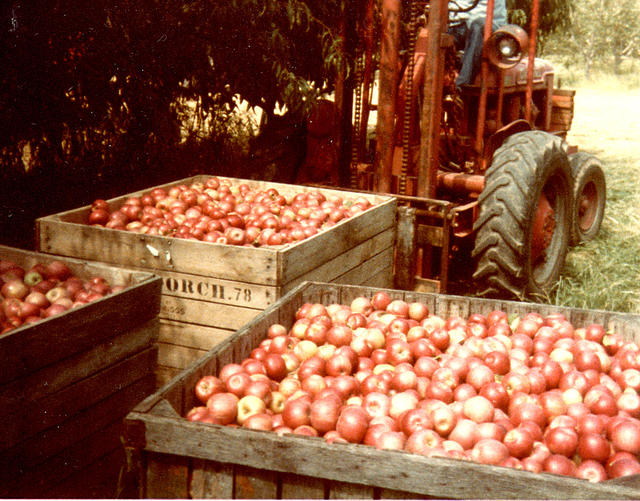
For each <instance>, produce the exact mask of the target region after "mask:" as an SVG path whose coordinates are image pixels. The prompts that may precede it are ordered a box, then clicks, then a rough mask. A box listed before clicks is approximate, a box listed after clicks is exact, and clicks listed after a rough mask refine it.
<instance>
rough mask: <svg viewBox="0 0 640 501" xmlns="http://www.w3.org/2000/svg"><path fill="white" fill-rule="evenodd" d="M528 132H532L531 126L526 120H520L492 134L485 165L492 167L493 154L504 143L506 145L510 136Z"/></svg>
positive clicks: (485, 156) (488, 141)
mask: <svg viewBox="0 0 640 501" xmlns="http://www.w3.org/2000/svg"><path fill="white" fill-rule="evenodd" d="M528 130H531V124H530V123H529V122H527V121H526V120H523V119H519V120H515V121H513V122H511V123H510V124H508V125H505V126H504V127H502V128H500V129H498V130H497V131H496V132H494V133H493V134H491V136H489V139H487V142H486V143H485V147H484V159H483V160H484V162H483V165H491V160H492V159H493V154H494V153H495V151H496V150H497V149H498V148H500V146H502V143H504V142H505V141H506V139H507V138H508V137H509V136H512V135H513V134H517V133H518V132H526V131H528Z"/></svg>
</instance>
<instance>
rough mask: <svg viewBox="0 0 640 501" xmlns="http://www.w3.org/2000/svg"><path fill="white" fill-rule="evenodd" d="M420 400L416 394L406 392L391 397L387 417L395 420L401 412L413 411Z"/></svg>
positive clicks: (409, 391)
mask: <svg viewBox="0 0 640 501" xmlns="http://www.w3.org/2000/svg"><path fill="white" fill-rule="evenodd" d="M419 401H420V398H419V396H418V394H417V392H415V391H412V390H406V391H402V392H399V393H396V394H394V395H392V396H391V407H390V408H389V415H390V416H391V417H392V418H394V419H397V418H398V417H399V416H400V415H401V414H402V413H403V412H405V411H408V410H411V409H415V408H416V407H417V406H418V402H419Z"/></svg>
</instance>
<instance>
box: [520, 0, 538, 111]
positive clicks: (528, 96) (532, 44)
mask: <svg viewBox="0 0 640 501" xmlns="http://www.w3.org/2000/svg"><path fill="white" fill-rule="evenodd" d="M539 17H540V0H533V3H532V5H531V27H530V29H529V55H528V57H529V61H528V64H529V66H528V67H527V90H526V91H525V104H524V118H525V120H526V121H527V122H531V104H532V98H533V73H534V71H533V70H534V69H535V64H536V41H537V39H538V38H537V37H538V20H539Z"/></svg>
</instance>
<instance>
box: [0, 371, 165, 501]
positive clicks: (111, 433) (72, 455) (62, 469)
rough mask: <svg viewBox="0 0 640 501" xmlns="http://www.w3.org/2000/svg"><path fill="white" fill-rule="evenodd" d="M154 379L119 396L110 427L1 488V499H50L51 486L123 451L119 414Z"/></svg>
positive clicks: (144, 392)
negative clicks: (121, 448) (119, 449)
mask: <svg viewBox="0 0 640 501" xmlns="http://www.w3.org/2000/svg"><path fill="white" fill-rule="evenodd" d="M153 381H154V380H153V376H148V377H145V378H143V379H141V380H139V381H138V382H136V383H134V384H133V385H130V386H129V387H127V388H126V389H124V390H123V391H122V392H121V394H120V395H119V396H120V404H119V406H118V408H119V410H118V412H116V413H114V414H113V415H112V416H111V422H110V424H109V425H108V426H106V427H104V428H102V429H100V430H98V431H97V432H95V433H93V434H91V435H89V436H88V437H86V438H84V439H83V440H78V441H76V442H74V443H73V444H72V445H71V446H70V447H67V448H66V449H64V450H63V451H61V452H60V453H59V454H57V455H55V456H53V457H51V458H49V459H47V460H46V461H45V462H43V463H40V464H38V465H37V466H36V467H35V468H33V469H31V470H29V471H27V472H25V474H24V475H21V476H20V477H19V478H15V479H13V481H12V482H11V483H10V484H4V485H2V486H0V495H4V496H7V495H8V496H9V497H22V498H37V497H48V496H47V493H48V492H49V490H50V489H51V487H52V486H55V485H58V484H60V483H61V481H63V480H64V479H66V478H67V477H69V476H70V475H72V474H74V473H77V472H79V471H82V470H83V469H84V468H85V467H86V466H87V465H88V464H90V463H92V462H94V461H95V460H97V459H99V458H101V457H103V456H105V455H107V454H110V453H112V452H113V451H114V450H116V449H118V448H120V447H121V445H122V444H121V436H122V433H123V420H122V418H123V416H124V414H123V413H122V412H120V411H121V410H124V409H130V408H132V407H133V406H134V405H135V403H136V402H138V401H140V399H141V398H143V397H144V395H146V394H148V391H149V389H150V388H152V387H153Z"/></svg>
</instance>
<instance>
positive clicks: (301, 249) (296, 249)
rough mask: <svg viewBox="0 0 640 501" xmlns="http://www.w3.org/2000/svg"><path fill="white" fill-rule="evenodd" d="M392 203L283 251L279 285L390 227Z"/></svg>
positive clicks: (343, 222) (366, 212)
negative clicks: (280, 282)
mask: <svg viewBox="0 0 640 501" xmlns="http://www.w3.org/2000/svg"><path fill="white" fill-rule="evenodd" d="M395 213H396V200H395V199H390V200H388V201H387V202H384V203H382V204H380V205H378V206H375V207H372V208H370V209H368V210H367V211H365V212H363V213H362V214H359V215H358V216H356V217H353V218H350V219H347V220H343V221H341V222H339V223H338V224H336V225H335V226H333V227H332V228H331V229H330V230H328V231H323V232H320V233H318V234H317V235H315V236H314V237H313V238H310V239H307V240H303V241H302V242H300V243H298V244H296V245H293V246H291V247H287V248H284V249H283V250H282V253H281V254H280V258H281V260H280V263H279V267H280V270H281V273H282V283H285V284H286V283H288V282H291V281H292V280H294V279H296V278H297V277H299V276H300V275H303V274H304V273H306V272H307V271H309V270H311V269H313V268H316V267H317V266H319V265H320V264H322V263H324V262H326V261H329V260H330V259H332V258H333V257H335V256H337V255H340V254H342V253H343V252H345V251H346V250H348V249H351V248H353V247H355V246H356V245H358V244H359V243H360V242H363V241H364V240H367V239H370V238H372V237H373V236H375V235H377V234H378V233H381V232H383V231H385V230H387V229H388V228H390V227H392V226H393V224H394V222H395Z"/></svg>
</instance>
